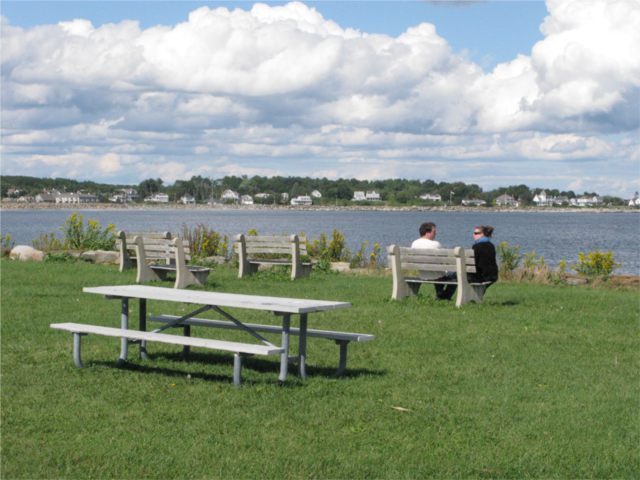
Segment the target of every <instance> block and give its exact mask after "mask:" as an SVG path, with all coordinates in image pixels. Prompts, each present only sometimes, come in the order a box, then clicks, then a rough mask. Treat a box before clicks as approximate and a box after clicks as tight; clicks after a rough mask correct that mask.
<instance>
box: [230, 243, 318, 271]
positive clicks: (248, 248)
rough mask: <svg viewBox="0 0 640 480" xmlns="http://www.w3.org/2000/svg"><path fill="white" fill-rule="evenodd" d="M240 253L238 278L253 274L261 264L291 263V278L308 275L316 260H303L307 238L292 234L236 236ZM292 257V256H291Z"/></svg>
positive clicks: (237, 249) (237, 248)
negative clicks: (272, 256) (264, 255)
mask: <svg viewBox="0 0 640 480" xmlns="http://www.w3.org/2000/svg"><path fill="white" fill-rule="evenodd" d="M234 241H235V248H236V253H237V254H238V264H239V270H238V278H243V277H246V276H249V275H252V274H254V273H256V272H257V271H258V267H259V266H260V265H291V280H295V279H296V278H301V277H308V276H309V275H310V274H311V269H312V267H313V265H315V264H316V262H303V261H301V260H300V256H301V255H307V239H306V238H305V237H298V236H297V235H291V236H290V237H285V236H282V237H275V236H272V237H259V236H252V235H247V236H245V235H244V234H240V235H236V236H235V237H234ZM255 254H272V255H277V256H279V257H281V258H276V259H266V258H257V257H255V256H251V255H255ZM289 257H290V258H289Z"/></svg>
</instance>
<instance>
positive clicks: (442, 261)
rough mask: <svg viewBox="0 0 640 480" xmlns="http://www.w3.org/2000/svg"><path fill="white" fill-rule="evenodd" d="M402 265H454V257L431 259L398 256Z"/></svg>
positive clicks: (430, 257)
mask: <svg viewBox="0 0 640 480" xmlns="http://www.w3.org/2000/svg"><path fill="white" fill-rule="evenodd" d="M400 261H401V262H402V263H429V264H441V265H455V264H456V257H433V256H429V257H428V256H425V255H400Z"/></svg>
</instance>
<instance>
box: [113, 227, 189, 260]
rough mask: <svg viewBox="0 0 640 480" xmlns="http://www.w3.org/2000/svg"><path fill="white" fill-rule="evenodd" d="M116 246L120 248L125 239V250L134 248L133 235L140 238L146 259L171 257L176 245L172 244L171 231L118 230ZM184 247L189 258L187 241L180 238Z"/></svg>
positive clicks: (186, 256)
mask: <svg viewBox="0 0 640 480" xmlns="http://www.w3.org/2000/svg"><path fill="white" fill-rule="evenodd" d="M116 236H117V238H116V246H117V248H118V249H120V245H121V244H122V242H123V241H125V245H126V248H127V250H135V248H136V245H135V242H134V241H133V239H134V238H135V237H140V238H142V242H143V244H144V251H145V255H146V257H147V258H148V259H159V258H160V259H172V258H175V255H176V247H175V246H174V245H173V238H175V237H173V235H172V234H171V232H162V233H158V232H151V233H128V232H122V231H120V232H118V233H117V234H116ZM182 245H183V248H184V253H185V258H186V259H187V260H189V259H190V258H191V256H190V255H189V253H190V252H191V250H190V248H189V241H188V240H184V239H183V240H182Z"/></svg>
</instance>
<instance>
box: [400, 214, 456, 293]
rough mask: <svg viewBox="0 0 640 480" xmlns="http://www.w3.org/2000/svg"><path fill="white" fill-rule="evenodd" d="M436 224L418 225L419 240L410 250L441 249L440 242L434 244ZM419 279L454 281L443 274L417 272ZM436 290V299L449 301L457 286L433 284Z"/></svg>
mask: <svg viewBox="0 0 640 480" xmlns="http://www.w3.org/2000/svg"><path fill="white" fill-rule="evenodd" d="M436 233H437V232H436V224H435V223H433V222H427V223H423V224H422V225H420V238H419V239H417V240H415V241H414V242H413V243H412V244H411V248H433V249H436V248H442V245H440V242H436V240H435V238H436ZM418 273H419V274H420V278H424V279H425V280H442V281H452V280H455V279H456V278H455V275H451V274H445V275H444V276H443V275H441V274H439V273H438V272H423V271H419V272H418ZM433 286H434V287H435V288H436V297H437V298H438V300H451V298H452V297H453V294H454V293H455V292H456V288H457V287H458V286H457V285H443V284H441V283H435V284H434V285H433Z"/></svg>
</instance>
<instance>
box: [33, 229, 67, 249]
mask: <svg viewBox="0 0 640 480" xmlns="http://www.w3.org/2000/svg"><path fill="white" fill-rule="evenodd" d="M31 245H32V246H33V248H35V249H36V250H40V251H42V252H51V251H55V250H64V249H65V244H64V242H63V241H61V240H60V239H58V238H57V237H56V234H55V233H53V232H51V233H41V234H40V235H38V238H36V239H35V240H31Z"/></svg>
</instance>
